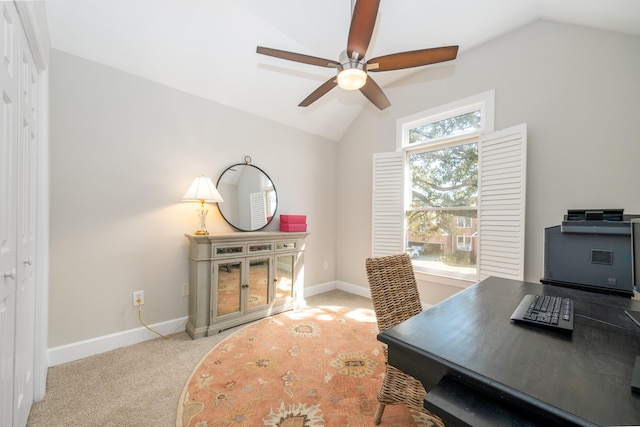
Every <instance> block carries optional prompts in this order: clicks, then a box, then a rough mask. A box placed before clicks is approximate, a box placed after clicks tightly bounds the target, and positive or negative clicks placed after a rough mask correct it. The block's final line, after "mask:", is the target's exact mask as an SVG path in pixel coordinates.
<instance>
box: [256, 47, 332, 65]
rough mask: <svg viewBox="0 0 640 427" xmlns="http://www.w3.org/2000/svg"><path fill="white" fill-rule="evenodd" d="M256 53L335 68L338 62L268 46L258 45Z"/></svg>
mask: <svg viewBox="0 0 640 427" xmlns="http://www.w3.org/2000/svg"><path fill="white" fill-rule="evenodd" d="M256 52H257V53H260V54H262V55H268V56H275V57H276V58H281V59H286V60H288V61H295V62H302V63H303V64H311V65H318V66H320V67H328V68H336V67H338V66H340V63H338V62H336V61H332V60H330V59H324V58H318V57H315V56H309V55H303V54H301V53H293V52H287V51H286V50H278V49H271V48H269V47H262V46H258V47H257V49H256Z"/></svg>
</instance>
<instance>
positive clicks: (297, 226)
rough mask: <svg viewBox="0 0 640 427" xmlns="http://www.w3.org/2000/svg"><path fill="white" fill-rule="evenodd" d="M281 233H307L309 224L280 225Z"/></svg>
mask: <svg viewBox="0 0 640 427" xmlns="http://www.w3.org/2000/svg"><path fill="white" fill-rule="evenodd" d="M280 231H307V224H286V223H285V224H283V223H280Z"/></svg>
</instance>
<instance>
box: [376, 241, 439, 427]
mask: <svg viewBox="0 0 640 427" xmlns="http://www.w3.org/2000/svg"><path fill="white" fill-rule="evenodd" d="M366 267H367V278H368V280H369V287H370V289H371V298H372V300H373V309H374V311H375V313H376V318H377V321H378V330H379V331H380V332H383V331H385V330H387V329H389V328H391V327H392V326H395V325H397V324H398V323H401V322H403V321H405V320H407V319H408V318H410V317H412V316H414V315H416V314H418V313H420V312H421V311H422V305H421V303H420V295H419V294H418V286H417V284H416V279H415V276H414V274H413V265H412V264H411V258H409V255H407V254H406V253H403V254H399V255H391V256H385V257H378V258H367V261H366ZM384 355H385V360H388V357H389V354H388V350H387V347H386V346H385V347H384ZM426 395H427V393H426V391H425V390H424V387H423V386H422V383H420V381H418V380H416V379H415V378H413V377H412V376H410V375H407V374H405V373H404V372H402V371H400V370H399V369H396V368H394V367H393V366H391V365H389V364H388V363H387V365H386V367H385V375H384V380H383V381H382V387H381V388H380V391H379V392H378V403H379V405H378V410H377V411H376V415H375V424H376V425H378V424H380V420H381V419H382V413H383V412H384V408H385V406H386V405H405V406H408V407H410V408H411V409H413V410H416V411H420V412H422V413H424V414H426V415H427V416H430V417H433V424H434V425H436V426H442V427H443V426H444V424H443V423H442V421H441V420H440V419H439V418H438V417H437V416H435V415H433V414H432V413H430V412H429V411H427V410H426V409H424V407H423V404H424V403H423V401H424V398H425V396H426Z"/></svg>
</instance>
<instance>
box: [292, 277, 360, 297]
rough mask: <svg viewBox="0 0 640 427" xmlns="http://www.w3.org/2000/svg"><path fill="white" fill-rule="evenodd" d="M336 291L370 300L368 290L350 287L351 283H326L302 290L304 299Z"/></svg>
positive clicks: (356, 286)
mask: <svg viewBox="0 0 640 427" xmlns="http://www.w3.org/2000/svg"><path fill="white" fill-rule="evenodd" d="M336 289H339V290H341V291H345V292H349V293H351V294H355V295H358V296H361V297H365V298H371V293H370V292H369V288H364V287H362V286H358V285H352V284H351V283H347V282H340V281H336V282H327V283H322V284H320V285H315V286H309V287H306V288H304V296H305V298H306V297H311V296H314V295H318V294H323V293H325V292H330V291H334V290H336Z"/></svg>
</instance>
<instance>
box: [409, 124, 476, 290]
mask: <svg viewBox="0 0 640 427" xmlns="http://www.w3.org/2000/svg"><path fill="white" fill-rule="evenodd" d="M449 122H450V121H449ZM450 124H451V123H449V125H450ZM451 128H455V126H451ZM407 167H408V171H407V172H408V175H409V181H410V189H411V198H410V200H409V206H408V207H407V208H406V210H405V213H406V234H407V236H406V240H407V243H408V244H407V246H409V247H415V246H419V247H421V248H422V250H421V251H420V252H421V253H420V255H419V256H417V257H414V261H413V264H414V268H416V269H419V270H423V271H431V272H434V273H446V274H448V275H453V276H457V277H466V276H467V275H469V274H471V275H476V274H477V269H476V254H475V252H472V251H471V247H472V244H471V234H473V232H475V230H473V229H472V228H470V229H469V230H467V233H464V234H463V235H459V234H462V233H460V230H459V228H460V225H461V224H462V226H463V227H465V225H466V224H469V227H471V224H472V222H473V221H472V219H473V218H477V216H478V214H477V211H478V142H477V138H476V139H474V140H472V141H468V140H464V141H463V142H461V143H458V142H456V143H454V144H453V145H447V146H444V147H441V146H439V145H436V146H435V147H430V146H428V147H427V148H422V149H420V150H413V151H408V152H407ZM466 234H468V236H465V235H466Z"/></svg>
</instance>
